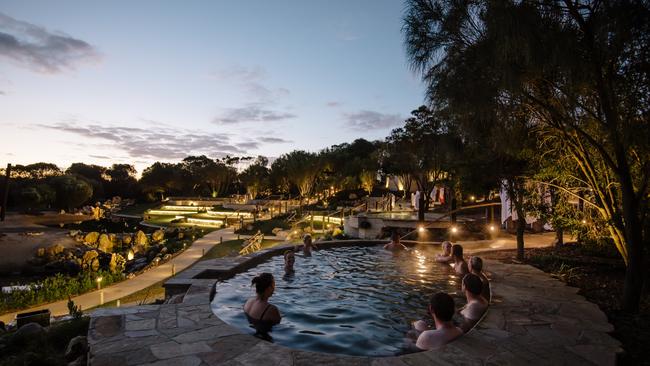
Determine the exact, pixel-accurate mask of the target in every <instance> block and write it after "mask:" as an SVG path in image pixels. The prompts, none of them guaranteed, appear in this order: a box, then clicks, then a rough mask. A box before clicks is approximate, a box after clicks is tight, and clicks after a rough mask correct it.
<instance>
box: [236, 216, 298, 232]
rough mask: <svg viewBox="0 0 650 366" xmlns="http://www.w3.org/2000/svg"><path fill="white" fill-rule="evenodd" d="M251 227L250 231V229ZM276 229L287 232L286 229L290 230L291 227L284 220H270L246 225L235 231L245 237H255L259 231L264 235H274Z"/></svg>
mask: <svg viewBox="0 0 650 366" xmlns="http://www.w3.org/2000/svg"><path fill="white" fill-rule="evenodd" d="M249 226H250V227H251V229H250V230H249V229H248V227H249ZM276 227H279V228H281V229H283V230H286V229H290V228H291V225H290V224H289V223H288V222H286V221H285V220H282V219H270V220H263V221H256V222H252V223H249V224H246V225H244V227H243V228H241V229H239V230H237V231H235V233H236V234H244V235H254V234H256V233H257V232H258V231H261V232H262V233H263V234H264V235H274V234H273V229H275V228H276Z"/></svg>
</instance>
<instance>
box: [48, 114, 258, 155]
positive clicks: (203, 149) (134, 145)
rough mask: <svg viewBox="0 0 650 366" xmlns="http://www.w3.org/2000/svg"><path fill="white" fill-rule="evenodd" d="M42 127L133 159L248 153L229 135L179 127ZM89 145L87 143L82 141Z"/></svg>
mask: <svg viewBox="0 0 650 366" xmlns="http://www.w3.org/2000/svg"><path fill="white" fill-rule="evenodd" d="M38 127H41V128H47V129H51V130H57V131H63V132H68V133H72V134H75V135H77V136H80V137H81V138H84V139H87V138H92V139H101V140H105V141H106V142H107V144H104V145H103V146H104V147H114V148H118V149H120V150H123V151H125V152H126V153H127V155H128V156H130V157H132V158H141V159H182V158H185V157H186V156H188V155H201V154H206V155H209V156H215V155H217V154H220V153H226V154H244V153H246V150H245V149H246V147H252V146H251V145H246V147H244V146H239V145H238V144H237V143H233V142H231V141H230V135H229V134H223V133H211V132H204V133H196V131H187V130H182V129H177V128H167V127H165V128H159V129H155V128H134V127H121V126H106V125H100V124H88V125H85V126H80V125H78V124H77V123H76V122H72V123H70V122H66V123H56V124H51V125H38ZM80 142H81V143H85V142H86V141H80Z"/></svg>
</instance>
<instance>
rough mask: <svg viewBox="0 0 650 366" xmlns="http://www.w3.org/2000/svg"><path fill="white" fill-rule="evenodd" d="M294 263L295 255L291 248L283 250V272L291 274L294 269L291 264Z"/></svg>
mask: <svg viewBox="0 0 650 366" xmlns="http://www.w3.org/2000/svg"><path fill="white" fill-rule="evenodd" d="M294 263H296V255H295V254H294V253H293V250H287V251H286V252H284V274H285V275H292V274H294V273H295V272H296V271H295V270H294V269H293V265H294Z"/></svg>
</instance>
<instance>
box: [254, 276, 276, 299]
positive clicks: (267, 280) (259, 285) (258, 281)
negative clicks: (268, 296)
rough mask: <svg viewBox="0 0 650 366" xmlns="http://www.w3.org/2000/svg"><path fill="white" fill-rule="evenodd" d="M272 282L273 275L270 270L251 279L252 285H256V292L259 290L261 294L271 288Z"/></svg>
mask: <svg viewBox="0 0 650 366" xmlns="http://www.w3.org/2000/svg"><path fill="white" fill-rule="evenodd" d="M272 284H273V275H272V274H270V273H268V272H264V273H262V274H260V275H259V276H256V277H254V278H253V280H252V281H251V286H253V285H255V292H257V293H258V294H259V295H261V294H263V293H264V291H266V289H267V288H269V287H270V286H271V285H272Z"/></svg>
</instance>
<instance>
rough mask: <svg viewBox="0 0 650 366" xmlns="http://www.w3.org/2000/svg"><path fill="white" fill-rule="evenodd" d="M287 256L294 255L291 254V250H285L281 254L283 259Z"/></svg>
mask: <svg viewBox="0 0 650 366" xmlns="http://www.w3.org/2000/svg"><path fill="white" fill-rule="evenodd" d="M289 254H294V253H293V250H291V249H289V250H285V251H284V254H283V255H284V259H287V257H288V256H289Z"/></svg>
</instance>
